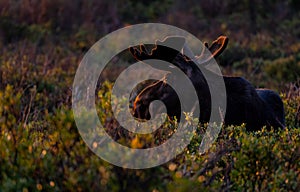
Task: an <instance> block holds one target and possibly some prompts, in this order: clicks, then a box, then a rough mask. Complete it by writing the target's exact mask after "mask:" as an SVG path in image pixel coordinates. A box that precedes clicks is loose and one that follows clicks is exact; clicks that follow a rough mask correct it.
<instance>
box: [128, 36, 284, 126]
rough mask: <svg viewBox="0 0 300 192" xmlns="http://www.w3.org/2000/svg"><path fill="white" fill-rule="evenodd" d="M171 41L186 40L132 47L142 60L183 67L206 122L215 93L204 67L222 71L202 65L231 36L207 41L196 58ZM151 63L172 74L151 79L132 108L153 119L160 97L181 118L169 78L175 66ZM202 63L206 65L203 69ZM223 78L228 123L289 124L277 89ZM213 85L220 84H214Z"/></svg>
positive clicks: (141, 116)
mask: <svg viewBox="0 0 300 192" xmlns="http://www.w3.org/2000/svg"><path fill="white" fill-rule="evenodd" d="M170 41H178V44H176V46H178V47H182V48H183V47H184V46H183V41H182V40H181V39H180V38H179V37H169V38H166V39H165V40H164V41H162V42H156V44H155V47H154V48H153V49H152V50H151V51H150V52H148V51H147V49H146V47H145V46H144V45H140V46H139V48H138V47H130V48H129V50H130V52H131V54H132V55H133V56H134V57H135V58H136V59H137V60H139V61H143V62H147V60H148V59H156V60H164V61H166V62H169V63H172V64H173V65H175V66H176V67H178V68H179V69H180V70H181V71H183V72H184V73H185V74H186V75H187V76H188V78H189V79H190V80H191V82H192V83H193V85H194V87H195V89H196V93H197V96H198V99H199V104H200V107H201V111H200V117H199V120H200V122H202V123H204V122H208V121H209V118H210V114H211V95H210V91H209V87H208V84H207V81H206V79H205V77H204V75H203V71H204V70H206V71H205V73H209V74H210V75H211V76H216V77H217V76H218V75H217V74H215V73H214V72H212V71H208V70H207V69H205V68H204V67H202V66H206V65H207V64H209V62H210V61H211V60H212V59H213V58H217V57H218V56H219V55H220V54H221V53H222V52H223V51H224V49H225V48H226V46H227V44H228V38H227V37H225V36H220V37H219V38H218V39H217V40H215V41H213V42H212V44H211V45H210V46H208V44H207V43H205V44H204V46H205V47H204V48H203V49H202V53H201V54H200V56H197V57H195V58H190V57H188V56H187V55H188V52H187V53H186V54H184V53H181V52H179V51H178V50H175V49H172V48H169V47H168V46H166V45H168V43H169V42H170ZM206 48H207V49H206ZM183 50H185V49H183ZM187 50H188V49H187ZM207 50H208V51H210V52H211V55H210V56H209V57H204V56H203V55H204V52H205V51H207ZM195 60H197V61H200V62H197V64H198V66H197V64H196V63H195V62H194V61H195ZM151 66H152V67H155V68H157V69H160V70H168V71H170V73H169V74H170V75H167V76H166V77H165V78H164V79H162V80H157V81H154V82H152V83H150V84H149V85H148V86H146V87H145V88H144V89H143V90H142V91H140V92H139V93H138V94H136V95H137V96H136V97H135V99H134V101H133V108H132V114H133V116H134V117H136V118H138V119H147V120H149V119H151V114H150V112H149V106H150V103H151V102H153V101H155V100H160V101H162V102H163V103H164V104H165V106H166V108H167V114H168V116H169V117H170V118H173V117H176V119H177V120H178V119H180V116H181V108H180V101H179V98H178V96H177V94H176V92H175V90H174V89H172V87H171V86H169V85H168V79H169V78H174V77H172V76H171V74H172V71H173V68H172V67H169V66H168V65H166V64H165V63H163V64H162V65H157V64H156V65H154V64H153V65H151ZM199 67H200V68H201V67H202V68H201V70H200V69H199ZM222 78H223V79H224V83H225V88H226V94H227V98H226V99H227V108H226V113H225V118H224V123H225V124H226V125H240V124H242V123H245V124H246V128H247V130H250V131H255V130H259V129H261V128H262V127H263V126H265V125H266V126H268V127H270V126H272V127H274V128H282V127H284V126H285V120H284V109H283V103H282V100H281V99H280V97H279V95H278V94H277V93H275V92H274V91H272V90H268V89H255V88H254V87H253V86H252V85H251V83H249V82H248V81H247V80H245V79H244V78H242V77H229V76H222ZM179 80H180V79H179ZM213 86H219V85H218V84H214V85H213ZM187 95H188V93H187Z"/></svg>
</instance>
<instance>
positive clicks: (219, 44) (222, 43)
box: [208, 36, 228, 58]
mask: <svg viewBox="0 0 300 192" xmlns="http://www.w3.org/2000/svg"><path fill="white" fill-rule="evenodd" d="M227 44H228V37H226V36H220V37H219V38H218V39H217V40H215V41H213V43H212V44H211V46H210V47H209V48H208V49H209V51H210V52H211V54H212V56H213V57H214V58H216V57H218V56H219V55H220V54H221V53H222V52H223V51H224V50H225V48H226V46H227Z"/></svg>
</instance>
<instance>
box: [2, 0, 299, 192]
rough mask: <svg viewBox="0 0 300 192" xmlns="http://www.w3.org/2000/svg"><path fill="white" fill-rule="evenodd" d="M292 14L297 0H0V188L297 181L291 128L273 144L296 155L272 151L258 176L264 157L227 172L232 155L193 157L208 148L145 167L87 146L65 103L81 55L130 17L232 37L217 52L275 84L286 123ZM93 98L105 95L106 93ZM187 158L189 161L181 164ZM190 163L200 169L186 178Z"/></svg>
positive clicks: (293, 95) (295, 62)
mask: <svg viewBox="0 0 300 192" xmlns="http://www.w3.org/2000/svg"><path fill="white" fill-rule="evenodd" d="M299 16H300V3H299V1H298V0H287V1H279V0H252V1H250V0H228V1H217V0H210V1H206V0H186V1H180V0H153V1H147V0H128V1H121V0H117V1H109V0H99V1H94V0H90V1H84V0H8V1H7V0H0V131H1V132H0V147H1V150H0V171H1V175H0V191H35V190H38V191H40V190H50V191H59V190H67V191H73V190H74V191H89V190H100V191H111V190H113V191H126V190H127V189H134V190H137V191H140V190H142V189H143V188H144V189H149V191H164V190H166V189H169V190H171V189H172V190H179V188H177V189H176V188H172V186H173V185H172V184H171V185H170V183H172V182H174V181H175V180H176V181H177V182H178V183H179V184H180V185H181V186H185V185H186V186H187V187H186V188H184V189H183V190H182V191H185V190H187V189H200V188H201V187H215V188H213V189H220V188H221V189H224V190H229V189H239V188H238V186H240V185H243V184H245V183H246V181H248V180H251V179H253V178H252V176H253V177H254V178H256V179H257V181H255V182H253V183H252V184H251V182H250V184H249V186H250V187H253V188H252V189H254V190H259V189H260V188H259V187H258V186H263V187H264V186H266V187H268V183H270V182H271V183H272V182H273V184H274V183H275V184H274V185H272V186H274V189H278V188H276V187H279V188H280V187H282V186H284V187H287V186H288V185H290V186H291V187H292V188H291V190H295V189H297V187H299V180H300V176H299V172H300V167H299V163H298V164H297V163H295V162H297V161H298V160H299V154H300V152H299V151H300V147H299V146H300V144H299V140H297V137H299V132H297V131H296V134H295V135H294V136H295V138H294V137H293V136H291V138H290V140H284V139H282V138H283V137H286V135H284V134H290V133H281V134H282V135H279V136H278V137H279V138H281V137H282V138H281V140H280V139H279V140H276V143H277V141H278V142H279V141H281V142H282V143H283V145H285V144H286V146H284V147H282V148H280V149H278V150H279V151H277V152H274V154H275V156H276V157H277V155H279V154H281V156H284V154H286V158H289V157H290V156H291V154H294V153H296V152H297V153H296V154H295V156H293V158H294V159H291V160H290V163H288V166H286V167H285V165H286V162H289V161H288V160H287V159H286V158H282V159H280V158H279V157H278V159H279V160H278V164H274V165H273V164H272V166H273V167H271V168H269V169H266V170H265V172H264V174H265V175H263V174H262V175H261V174H260V170H261V169H263V168H264V167H266V166H267V167H268V165H269V164H267V163H266V164H265V165H263V166H262V167H260V166H258V164H257V163H256V162H257V161H256V160H255V159H253V162H252V161H251V162H250V163H249V162H248V161H246V160H245V161H242V162H241V163H240V165H241V167H242V166H243V165H251V166H252V165H253V167H251V166H250V168H249V169H247V170H244V169H241V170H243V171H244V173H247V174H244V175H234V173H232V172H230V171H231V169H232V167H231V168H230V166H229V165H231V164H230V163H232V162H234V160H233V159H234V157H232V158H229V159H226V160H224V159H223V160H222V161H225V163H224V162H223V164H222V163H221V164H218V163H217V162H219V160H220V159H222V158H225V157H224V156H222V155H221V156H222V157H220V156H216V157H218V158H219V159H217V160H215V161H209V162H211V163H212V164H213V163H215V164H213V165H212V166H211V167H209V166H208V167H207V170H205V171H204V172H201V166H200V167H199V166H198V167H197V166H196V165H195V164H194V163H195V162H197V161H198V162H199V161H200V162H205V160H210V159H209V158H210V157H208V156H204V157H198V160H197V161H196V160H195V159H193V160H192V158H194V157H188V156H185V157H179V158H178V159H177V160H174V161H175V163H174V162H173V163H170V164H168V165H165V166H160V167H158V168H155V169H149V170H125V169H122V168H117V167H115V166H112V165H110V164H108V163H106V162H104V161H102V160H100V159H98V158H97V157H96V156H95V155H93V154H92V152H91V151H89V149H88V148H87V147H86V146H85V144H84V142H83V141H82V140H81V138H80V136H79V134H78V132H77V129H76V125H75V123H74V120H73V114H72V110H71V93H72V90H71V87H72V82H73V78H74V75H75V72H76V69H77V67H78V65H79V63H80V61H81V59H82V57H83V55H84V54H85V53H86V52H87V51H88V49H89V48H90V47H91V46H92V45H93V44H94V43H95V42H96V41H98V40H99V39H100V38H101V37H103V36H104V35H106V34H108V33H110V32H112V31H114V30H117V29H119V28H122V27H125V26H129V25H133V24H138V23H145V22H158V23H165V24H169V25H174V26H176V27H179V28H182V29H184V30H186V31H188V32H190V33H192V34H193V35H195V36H196V37H198V38H199V39H200V40H202V41H207V42H209V43H210V42H212V41H213V40H215V39H216V38H217V37H218V36H220V35H225V36H227V37H229V44H228V47H227V49H226V50H225V51H224V52H223V54H222V55H221V56H220V57H219V58H218V62H219V64H220V66H221V69H222V72H223V74H225V75H234V76H243V77H245V78H246V79H247V80H249V81H250V82H251V83H252V84H253V85H254V86H255V87H260V88H271V89H273V90H275V91H277V92H278V93H279V94H280V95H281V97H282V98H283V100H284V104H285V107H286V119H287V126H288V127H289V128H296V127H299V119H300V104H299V103H300V90H299V89H300V88H299V86H300V17H299ZM120 43H122V42H120ZM107 76H109V74H107ZM107 86H109V85H107ZM99 98H100V99H102V100H103V99H107V98H106V97H105V94H104V93H103V95H102V96H101V97H100V96H99ZM105 102H106V101H105ZM105 102H103V103H101V104H103V105H105ZM243 134H246V133H243ZM283 135H284V136H283ZM239 136H240V135H239ZM246 137H248V136H246ZM255 138H256V137H253V139H255ZM264 139H265V138H264ZM264 139H262V140H259V142H262V141H263V140H264ZM293 139H294V140H293ZM134 142H135V144H136V143H138V142H139V141H138V140H134ZM245 142H246V143H247V142H248V141H245ZM259 142H258V143H259ZM293 142H294V143H293ZM269 144H270V143H269ZM269 144H266V145H269ZM194 145H195V146H197V142H194ZM249 145H250V146H251V144H249ZM288 146H294V147H295V148H289V147H288ZM259 147H262V148H267V147H266V146H265V144H261V145H259ZM259 147H258V148H259ZM285 147H286V148H285ZM272 149H273V148H272ZM281 149H282V151H281ZM239 150H240V149H239ZM244 150H246V151H247V150H249V149H248V148H247V149H244ZM290 150H291V151H290ZM262 151H264V150H262ZM248 152H249V151H248ZM239 153H240V154H245V153H244V151H243V150H242V151H239ZM249 153H253V154H256V155H257V157H256V156H255V157H256V158H258V157H261V158H262V159H268V158H271V157H269V156H270V155H266V156H260V155H259V154H262V153H264V152H261V151H260V152H257V151H252V152H249ZM222 154H223V153H222ZM268 154H269V153H268ZM219 155H220V154H219ZM231 155H232V154H230V155H229V156H230V157H231ZM297 155H298V156H297ZM235 157H236V156H235ZM188 158H191V159H190V160H189V163H190V164H185V163H184V162H186V160H184V159H188ZM226 158H227V157H226ZM240 158H241V159H243V158H242V157H240ZM272 158H273V157H272ZM227 160H228V161H227ZM269 160H270V161H267V162H272V160H271V159H269ZM281 160H282V161H281ZM226 162H227V163H226ZM298 162H299V161H298ZM243 163H244V164H243ZM252 163H253V164H252ZM293 163H294V164H293ZM216 164H218V166H219V167H218V166H217V165H216ZM195 166H196V167H195ZM278 166H282V167H284V168H281V171H282V172H280V173H278V174H279V176H278V177H276V178H277V179H278V178H279V179H278V180H276V178H275V177H274V178H273V177H272V176H270V175H272V174H273V173H274V172H273V171H274V170H277V168H276V167H278ZM215 167H217V169H214V168H215ZM220 167H221V168H220ZM229 168H230V169H229ZM187 169H192V170H194V172H196V171H195V170H198V169H199V170H200V172H198V175H197V176H196V177H192V176H193V174H191V173H190V174H187V172H186V170H187ZM209 170H210V171H211V172H209ZM253 170H254V171H255V170H256V172H253V173H252V171H253ZM272 170H273V171H272ZM289 170H293V173H290V172H289ZM202 171H203V170H202ZM206 171H208V172H206ZM222 171H223V172H222ZM226 171H227V172H226ZM247 171H248V172H247ZM257 171H258V172H257ZM268 171H269V172H268ZM279 171H280V170H279ZM229 172H230V173H229ZM231 173H232V174H233V175H230V174H231ZM276 173H277V172H276ZM220 174H221V176H220ZM222 174H223V175H222ZM226 174H227V175H226ZM268 174H269V175H268ZM289 174H290V175H289ZM283 178H292V179H290V180H287V181H286V180H285V179H283ZM180 179H181V180H180ZM234 179H236V180H234ZM291 180H292V181H294V183H292V182H291ZM289 182H290V183H289ZM178 183H177V184H178ZM277 184H278V185H277ZM174 185H175V184H174ZM218 187H220V188H218ZM263 187H262V188H261V189H273V188H263ZM293 187H294V188H293ZM1 189H2V190H1ZM201 189H202V188H201ZM204 189H207V188H204ZM208 189H210V188H208ZM284 189H286V188H284ZM298 189H299V188H298Z"/></svg>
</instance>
